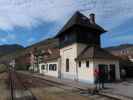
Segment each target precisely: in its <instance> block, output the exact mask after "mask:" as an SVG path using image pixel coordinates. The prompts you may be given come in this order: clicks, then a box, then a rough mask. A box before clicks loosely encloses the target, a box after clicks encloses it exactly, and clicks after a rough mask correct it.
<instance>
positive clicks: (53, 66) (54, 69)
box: [49, 64, 57, 71]
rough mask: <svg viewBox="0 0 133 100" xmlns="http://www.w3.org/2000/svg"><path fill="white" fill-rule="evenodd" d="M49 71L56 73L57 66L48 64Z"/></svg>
mask: <svg viewBox="0 0 133 100" xmlns="http://www.w3.org/2000/svg"><path fill="white" fill-rule="evenodd" d="M49 70H51V71H56V70H57V65H56V64H49Z"/></svg>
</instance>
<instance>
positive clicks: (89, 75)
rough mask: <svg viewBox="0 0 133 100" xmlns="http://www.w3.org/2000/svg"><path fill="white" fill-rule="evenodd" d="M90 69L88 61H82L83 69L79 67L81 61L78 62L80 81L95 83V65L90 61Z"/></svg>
mask: <svg viewBox="0 0 133 100" xmlns="http://www.w3.org/2000/svg"><path fill="white" fill-rule="evenodd" d="M88 61H89V67H86V61H85V60H83V61H81V67H79V61H77V66H78V80H79V81H82V82H86V83H90V84H91V83H94V71H93V70H94V63H93V60H92V59H90V60H88Z"/></svg>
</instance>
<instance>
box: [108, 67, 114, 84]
mask: <svg viewBox="0 0 133 100" xmlns="http://www.w3.org/2000/svg"><path fill="white" fill-rule="evenodd" d="M109 67H110V72H109V74H110V80H111V81H115V64H110V66H109Z"/></svg>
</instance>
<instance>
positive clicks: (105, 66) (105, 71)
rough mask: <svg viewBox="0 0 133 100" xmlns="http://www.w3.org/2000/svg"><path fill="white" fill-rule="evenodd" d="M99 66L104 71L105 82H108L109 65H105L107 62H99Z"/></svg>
mask: <svg viewBox="0 0 133 100" xmlns="http://www.w3.org/2000/svg"><path fill="white" fill-rule="evenodd" d="M98 67H99V71H100V72H102V73H103V75H104V76H103V77H104V80H105V82H108V77H109V76H108V65H105V64H99V65H98Z"/></svg>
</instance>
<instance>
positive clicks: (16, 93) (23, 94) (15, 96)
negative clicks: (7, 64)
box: [9, 69, 37, 100]
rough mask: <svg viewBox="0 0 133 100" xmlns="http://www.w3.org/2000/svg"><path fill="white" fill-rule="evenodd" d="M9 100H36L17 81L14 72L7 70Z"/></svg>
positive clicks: (18, 80) (20, 82) (17, 78)
mask: <svg viewBox="0 0 133 100" xmlns="http://www.w3.org/2000/svg"><path fill="white" fill-rule="evenodd" d="M9 86H10V94H11V100H37V99H36V98H35V96H34V95H33V94H32V92H31V91H30V90H29V89H28V88H27V87H26V86H25V85H24V83H23V82H22V81H21V80H20V79H19V77H18V76H17V74H16V72H15V71H14V70H11V69H10V70H9Z"/></svg>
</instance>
